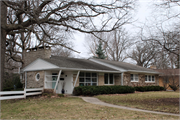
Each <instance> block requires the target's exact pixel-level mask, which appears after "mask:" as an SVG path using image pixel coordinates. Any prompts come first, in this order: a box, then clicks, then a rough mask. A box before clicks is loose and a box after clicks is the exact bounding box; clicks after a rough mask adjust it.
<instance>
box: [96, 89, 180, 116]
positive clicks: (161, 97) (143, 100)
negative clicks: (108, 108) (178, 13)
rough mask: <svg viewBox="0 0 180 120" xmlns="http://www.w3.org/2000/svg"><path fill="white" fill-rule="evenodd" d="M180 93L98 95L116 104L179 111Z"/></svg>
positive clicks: (162, 110)
mask: <svg viewBox="0 0 180 120" xmlns="http://www.w3.org/2000/svg"><path fill="white" fill-rule="evenodd" d="M179 95H180V94H179V92H143V93H133V94H122V95H99V96H96V97H97V98H98V99H100V100H102V101H104V102H107V103H111V104H115V105H122V106H128V107H132V108H140V109H146V110H153V111H161V112H170V113H179Z"/></svg>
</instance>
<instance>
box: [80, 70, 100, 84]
mask: <svg viewBox="0 0 180 120" xmlns="http://www.w3.org/2000/svg"><path fill="white" fill-rule="evenodd" d="M83 73H84V76H83V77H81V76H80V73H79V84H80V83H84V84H85V83H91V86H92V84H93V83H96V86H98V73H96V75H97V77H92V73H95V72H83ZM86 73H91V77H88V78H90V80H91V82H80V78H84V80H85V78H86ZM92 78H97V82H92ZM79 86H80V85H79Z"/></svg>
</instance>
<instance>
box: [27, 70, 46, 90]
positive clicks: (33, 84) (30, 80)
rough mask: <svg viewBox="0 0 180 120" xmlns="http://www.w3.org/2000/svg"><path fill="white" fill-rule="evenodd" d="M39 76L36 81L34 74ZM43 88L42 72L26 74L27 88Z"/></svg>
mask: <svg viewBox="0 0 180 120" xmlns="http://www.w3.org/2000/svg"><path fill="white" fill-rule="evenodd" d="M37 73H39V74H40V79H39V81H37V80H36V78H35V76H36V74H37ZM41 87H44V71H37V72H27V88H41Z"/></svg>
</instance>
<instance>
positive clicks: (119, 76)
mask: <svg viewBox="0 0 180 120" xmlns="http://www.w3.org/2000/svg"><path fill="white" fill-rule="evenodd" d="M114 82H115V83H114V84H115V85H121V74H119V75H115V76H114Z"/></svg>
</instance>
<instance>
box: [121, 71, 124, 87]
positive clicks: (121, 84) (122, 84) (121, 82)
mask: <svg viewBox="0 0 180 120" xmlns="http://www.w3.org/2000/svg"><path fill="white" fill-rule="evenodd" d="M123 75H124V73H121V85H123Z"/></svg>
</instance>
